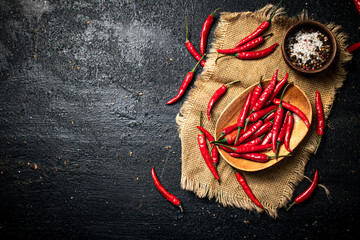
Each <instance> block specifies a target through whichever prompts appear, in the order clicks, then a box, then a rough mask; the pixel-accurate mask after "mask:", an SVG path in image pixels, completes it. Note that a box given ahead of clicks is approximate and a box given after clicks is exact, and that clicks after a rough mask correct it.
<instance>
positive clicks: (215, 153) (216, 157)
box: [196, 126, 219, 164]
mask: <svg viewBox="0 0 360 240" xmlns="http://www.w3.org/2000/svg"><path fill="white" fill-rule="evenodd" d="M196 127H197V128H198V129H199V130H200V131H201V132H202V133H203V134H204V135H205V137H206V138H207V139H208V140H209V142H212V141H215V139H214V137H213V136H212V135H211V134H210V133H209V132H208V131H207V130H206V129H205V128H203V127H202V126H196ZM210 146H211V149H212V150H211V159H212V161H213V163H214V164H217V163H218V162H219V151H218V150H217V148H216V147H213V146H214V144H211V145H210Z"/></svg>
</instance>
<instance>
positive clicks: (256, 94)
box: [250, 76, 262, 110]
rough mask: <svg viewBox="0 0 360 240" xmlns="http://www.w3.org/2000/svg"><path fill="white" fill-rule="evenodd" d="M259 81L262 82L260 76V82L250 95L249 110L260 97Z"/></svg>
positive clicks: (260, 87)
mask: <svg viewBox="0 0 360 240" xmlns="http://www.w3.org/2000/svg"><path fill="white" fill-rule="evenodd" d="M261 80H262V76H261V77H260V82H259V83H258V84H257V85H256V86H255V88H254V91H253V95H252V98H251V102H250V110H251V109H253V107H254V106H255V103H256V102H257V100H258V99H259V97H260V95H261V92H262V86H261Z"/></svg>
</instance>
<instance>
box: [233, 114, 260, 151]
mask: <svg viewBox="0 0 360 240" xmlns="http://www.w3.org/2000/svg"><path fill="white" fill-rule="evenodd" d="M263 123H264V122H263V121H262V120H259V121H257V122H256V123H255V124H254V125H253V126H251V128H249V129H248V130H247V131H246V132H245V133H244V134H243V135H241V137H240V138H239V139H238V140H237V141H236V142H235V144H234V145H235V146H238V145H239V144H240V143H242V142H245V140H246V139H248V138H249V137H251V135H253V134H254V132H256V131H257V130H259V128H260V127H261V126H262V125H263Z"/></svg>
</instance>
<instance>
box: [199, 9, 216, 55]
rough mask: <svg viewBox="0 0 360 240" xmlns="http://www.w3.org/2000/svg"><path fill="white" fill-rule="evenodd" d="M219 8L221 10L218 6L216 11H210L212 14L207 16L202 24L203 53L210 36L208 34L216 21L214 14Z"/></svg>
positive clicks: (201, 40) (201, 49)
mask: <svg viewBox="0 0 360 240" xmlns="http://www.w3.org/2000/svg"><path fill="white" fill-rule="evenodd" d="M218 10H220V8H218V9H216V10H215V11H213V12H212V13H210V15H209V16H208V17H207V19H206V20H205V22H204V24H203V26H202V29H201V37H200V54H201V55H204V54H205V49H206V42H207V38H208V35H209V32H210V29H211V26H212V24H213V22H214V15H215V13H216V12H217V11H218Z"/></svg>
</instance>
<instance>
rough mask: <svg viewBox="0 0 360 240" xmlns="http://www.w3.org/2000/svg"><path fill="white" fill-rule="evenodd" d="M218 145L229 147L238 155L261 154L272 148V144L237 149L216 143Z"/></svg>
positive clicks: (238, 147)
mask: <svg viewBox="0 0 360 240" xmlns="http://www.w3.org/2000/svg"><path fill="white" fill-rule="evenodd" d="M215 144H216V145H220V146H224V147H227V148H229V149H231V150H233V151H234V152H236V153H252V152H261V151H265V150H268V149H270V148H271V144H266V145H252V146H242V145H240V146H237V147H231V146H227V145H224V144H222V143H215Z"/></svg>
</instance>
